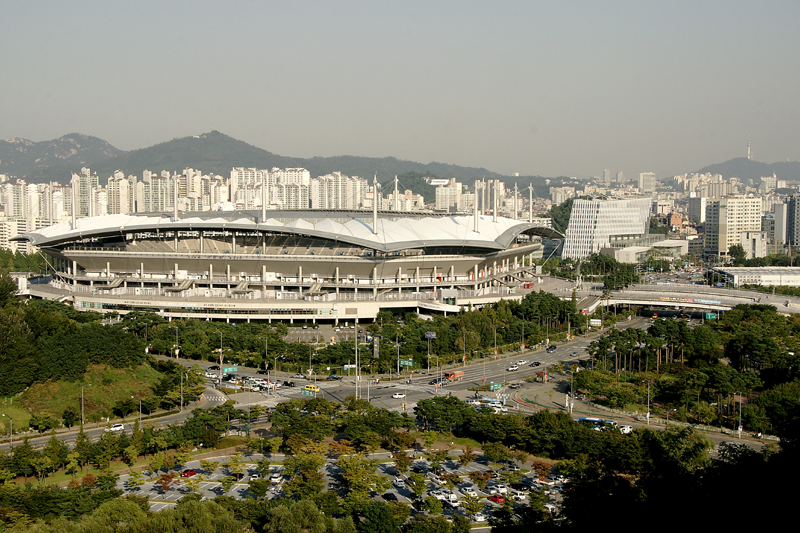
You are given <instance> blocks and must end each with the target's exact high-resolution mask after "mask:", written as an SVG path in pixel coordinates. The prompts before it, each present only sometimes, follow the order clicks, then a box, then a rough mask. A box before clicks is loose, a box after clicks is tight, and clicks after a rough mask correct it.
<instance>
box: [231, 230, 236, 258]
mask: <svg viewBox="0 0 800 533" xmlns="http://www.w3.org/2000/svg"><path fill="white" fill-rule="evenodd" d="M231 253H232V254H235V253H236V232H234V233H232V234H231Z"/></svg>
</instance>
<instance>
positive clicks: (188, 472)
mask: <svg viewBox="0 0 800 533" xmlns="http://www.w3.org/2000/svg"><path fill="white" fill-rule="evenodd" d="M195 475H197V470H195V469H194V468H187V469H186V470H184V471H183V472H181V477H192V476H195Z"/></svg>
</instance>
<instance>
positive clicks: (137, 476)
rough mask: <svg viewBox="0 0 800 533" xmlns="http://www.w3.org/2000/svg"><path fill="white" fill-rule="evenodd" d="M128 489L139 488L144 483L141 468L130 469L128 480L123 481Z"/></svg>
mask: <svg viewBox="0 0 800 533" xmlns="http://www.w3.org/2000/svg"><path fill="white" fill-rule="evenodd" d="M125 485H127V487H128V489H129V490H139V488H140V487H141V486H142V485H144V476H143V475H142V471H141V470H131V472H130V474H128V480H127V481H126V482H125Z"/></svg>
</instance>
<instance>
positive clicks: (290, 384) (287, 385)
mask: <svg viewBox="0 0 800 533" xmlns="http://www.w3.org/2000/svg"><path fill="white" fill-rule="evenodd" d="M283 386H284V387H294V386H295V384H294V381H284V382H283Z"/></svg>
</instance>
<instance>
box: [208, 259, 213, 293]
mask: <svg viewBox="0 0 800 533" xmlns="http://www.w3.org/2000/svg"><path fill="white" fill-rule="evenodd" d="M208 288H209V289H213V288H214V263H209V264H208Z"/></svg>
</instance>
